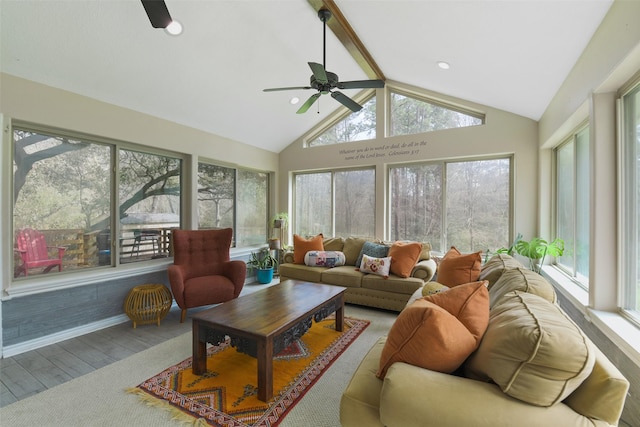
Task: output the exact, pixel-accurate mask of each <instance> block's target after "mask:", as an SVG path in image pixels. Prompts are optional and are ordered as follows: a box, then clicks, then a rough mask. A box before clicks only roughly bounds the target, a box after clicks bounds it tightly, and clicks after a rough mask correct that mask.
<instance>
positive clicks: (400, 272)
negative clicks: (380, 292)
mask: <svg viewBox="0 0 640 427" xmlns="http://www.w3.org/2000/svg"><path fill="white" fill-rule="evenodd" d="M421 253H422V244H421V243H418V242H395V243H394V244H393V245H391V248H390V249H389V256H390V257H391V272H392V273H393V274H395V275H396V276H400V277H409V276H411V270H413V267H414V266H415V265H416V263H417V262H418V260H419V259H420V254H421Z"/></svg>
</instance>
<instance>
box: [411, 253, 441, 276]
mask: <svg viewBox="0 0 640 427" xmlns="http://www.w3.org/2000/svg"><path fill="white" fill-rule="evenodd" d="M437 268H438V265H437V264H436V261H435V260H434V259H425V260H423V261H420V262H418V263H417V264H416V265H415V267H413V270H412V271H411V277H417V278H418V279H422V280H424V281H425V282H428V281H430V280H431V279H433V276H434V275H435V274H436V269H437Z"/></svg>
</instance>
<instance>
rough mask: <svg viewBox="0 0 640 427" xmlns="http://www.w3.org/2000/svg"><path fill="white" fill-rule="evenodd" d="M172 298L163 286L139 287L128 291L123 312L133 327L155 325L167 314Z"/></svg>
mask: <svg viewBox="0 0 640 427" xmlns="http://www.w3.org/2000/svg"><path fill="white" fill-rule="evenodd" d="M172 302H173V297H172V296H171V291H169V289H167V287H166V286H164V285H140V286H135V287H134V288H133V289H131V290H130V291H129V294H128V295H127V298H126V299H125V300H124V312H125V313H127V316H129V319H131V320H132V321H133V327H134V328H135V327H136V326H137V325H138V324H140V325H143V324H146V323H157V324H158V326H160V320H162V319H164V317H165V316H166V315H167V313H169V309H171V303H172Z"/></svg>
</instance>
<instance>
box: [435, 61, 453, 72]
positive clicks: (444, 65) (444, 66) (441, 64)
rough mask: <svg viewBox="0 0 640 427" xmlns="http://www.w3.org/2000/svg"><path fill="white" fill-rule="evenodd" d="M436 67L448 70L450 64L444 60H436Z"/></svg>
mask: <svg viewBox="0 0 640 427" xmlns="http://www.w3.org/2000/svg"><path fill="white" fill-rule="evenodd" d="M438 67H440V68H442V69H443V70H448V69H449V68H451V65H449V63H448V62H445V61H438Z"/></svg>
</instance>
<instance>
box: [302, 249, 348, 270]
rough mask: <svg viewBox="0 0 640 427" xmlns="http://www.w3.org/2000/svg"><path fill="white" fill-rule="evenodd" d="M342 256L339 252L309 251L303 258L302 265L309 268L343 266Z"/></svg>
mask: <svg viewBox="0 0 640 427" xmlns="http://www.w3.org/2000/svg"><path fill="white" fill-rule="evenodd" d="M344 261H345V258H344V254H343V253H342V252H340V251H309V252H307V253H306V254H305V256H304V265H308V266H310V267H328V268H333V267H338V266H341V265H344Z"/></svg>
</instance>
